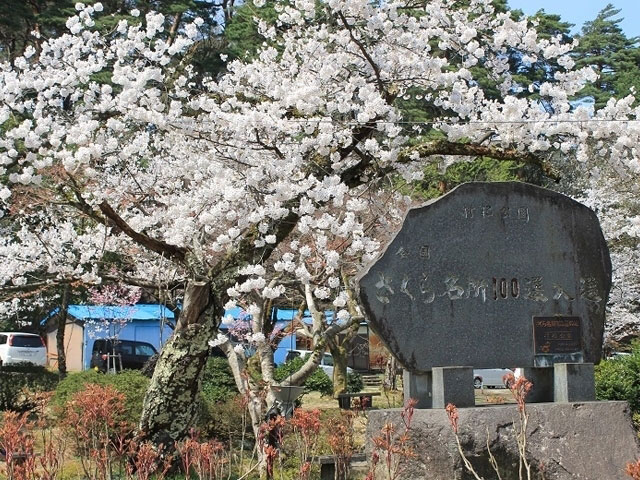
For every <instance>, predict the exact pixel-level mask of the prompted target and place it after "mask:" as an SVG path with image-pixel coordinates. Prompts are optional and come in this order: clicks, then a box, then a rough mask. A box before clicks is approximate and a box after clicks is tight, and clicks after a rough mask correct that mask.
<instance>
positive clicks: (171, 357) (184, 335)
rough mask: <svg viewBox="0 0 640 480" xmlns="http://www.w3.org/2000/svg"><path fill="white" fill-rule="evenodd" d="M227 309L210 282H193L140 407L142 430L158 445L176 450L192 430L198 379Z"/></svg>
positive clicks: (195, 417) (194, 418) (196, 408)
mask: <svg viewBox="0 0 640 480" xmlns="http://www.w3.org/2000/svg"><path fill="white" fill-rule="evenodd" d="M222 312H223V308H222V306H221V304H220V303H219V302H218V301H217V299H216V298H215V297H214V295H213V294H212V292H211V284H210V283H209V282H191V283H189V284H188V285H187V287H186V289H185V294H184V308H183V310H182V312H181V314H180V318H179V320H178V324H177V325H176V329H175V332H174V334H173V335H172V336H171V338H170V339H169V341H168V342H167V343H166V344H165V346H164V347H163V348H162V351H161V352H160V356H159V357H158V361H157V363H156V367H155V370H154V371H153V376H152V378H151V383H150V385H149V388H148V389H147V393H146V396H145V399H144V404H143V408H142V418H141V419H140V425H139V430H140V433H141V434H142V435H144V436H145V437H146V438H147V439H149V440H151V441H152V442H153V443H155V444H156V445H159V444H163V445H164V446H165V448H172V446H173V444H174V443H175V442H176V441H180V440H181V439H183V438H184V437H185V436H186V435H187V434H188V433H189V429H190V428H191V427H192V426H194V424H195V421H196V419H197V413H198V391H199V390H200V377H201V373H202V370H203V368H204V366H205V364H206V362H207V358H208V356H209V344H208V342H209V340H211V338H212V337H213V334H214V332H215V330H216V328H217V325H216V321H215V319H216V318H221V316H222Z"/></svg>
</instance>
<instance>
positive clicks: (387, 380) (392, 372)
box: [384, 353, 398, 390]
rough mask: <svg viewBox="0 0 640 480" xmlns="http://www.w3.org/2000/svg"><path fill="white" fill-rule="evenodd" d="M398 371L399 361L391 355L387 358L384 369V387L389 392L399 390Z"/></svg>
mask: <svg viewBox="0 0 640 480" xmlns="http://www.w3.org/2000/svg"><path fill="white" fill-rule="evenodd" d="M397 371H398V360H396V357H394V356H393V355H392V354H391V353H389V357H387V364H386V365H385V367H384V386H385V388H388V389H389V390H397V389H398V382H397V375H396V372H397Z"/></svg>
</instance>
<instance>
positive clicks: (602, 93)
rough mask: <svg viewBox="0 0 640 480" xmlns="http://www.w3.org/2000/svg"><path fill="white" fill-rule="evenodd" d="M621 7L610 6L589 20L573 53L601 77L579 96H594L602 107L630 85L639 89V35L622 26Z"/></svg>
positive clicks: (598, 106)
mask: <svg viewBox="0 0 640 480" xmlns="http://www.w3.org/2000/svg"><path fill="white" fill-rule="evenodd" d="M620 12H621V11H620V9H616V8H615V7H614V6H613V5H611V4H609V5H607V6H606V7H605V8H604V9H603V10H602V11H600V13H598V15H597V17H596V18H595V19H594V20H592V21H590V22H586V23H585V24H584V26H583V27H582V32H581V33H580V35H578V36H577V38H578V40H579V42H580V43H579V44H578V47H577V48H576V49H575V50H574V53H573V56H574V59H575V62H576V67H587V66H590V67H592V68H593V69H594V70H595V71H596V73H597V74H598V75H599V77H598V79H597V80H596V81H595V82H594V83H593V84H590V85H587V86H586V87H585V88H584V89H583V90H582V91H581V92H580V94H579V95H580V97H587V96H588V97H592V98H593V99H594V102H595V108H596V109H599V108H602V107H603V106H604V105H605V104H606V103H607V101H608V100H609V98H611V97H615V98H622V97H625V96H627V95H628V94H629V88H630V87H635V88H636V89H639V88H640V61H639V60H640V46H639V42H640V39H639V38H627V36H626V35H625V34H624V32H623V31H622V28H621V27H620V22H621V21H622V20H623V17H619V14H620Z"/></svg>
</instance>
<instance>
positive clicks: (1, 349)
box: [0, 332, 47, 366]
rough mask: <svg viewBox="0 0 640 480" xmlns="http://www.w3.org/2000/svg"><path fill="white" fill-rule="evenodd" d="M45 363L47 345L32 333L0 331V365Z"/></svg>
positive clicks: (43, 364)
mask: <svg viewBox="0 0 640 480" xmlns="http://www.w3.org/2000/svg"><path fill="white" fill-rule="evenodd" d="M23 362H26V363H32V364H34V365H41V366H45V365H46V364H47V347H46V346H45V344H44V341H43V340H42V338H41V337H40V336H38V335H35V334H33V333H21V332H0V366H2V365H9V364H11V363H23Z"/></svg>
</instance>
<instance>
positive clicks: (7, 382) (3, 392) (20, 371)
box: [0, 364, 58, 411]
mask: <svg viewBox="0 0 640 480" xmlns="http://www.w3.org/2000/svg"><path fill="white" fill-rule="evenodd" d="M57 383H58V375H57V373H55V372H51V371H49V370H47V369H46V368H44V367H38V366H36V365H30V364H16V365H5V366H3V367H2V368H0V410H16V411H26V410H29V409H31V408H33V405H32V404H31V403H30V402H29V401H28V398H26V396H25V395H24V390H26V391H28V392H48V391H51V390H53V389H54V388H56V384H57Z"/></svg>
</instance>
